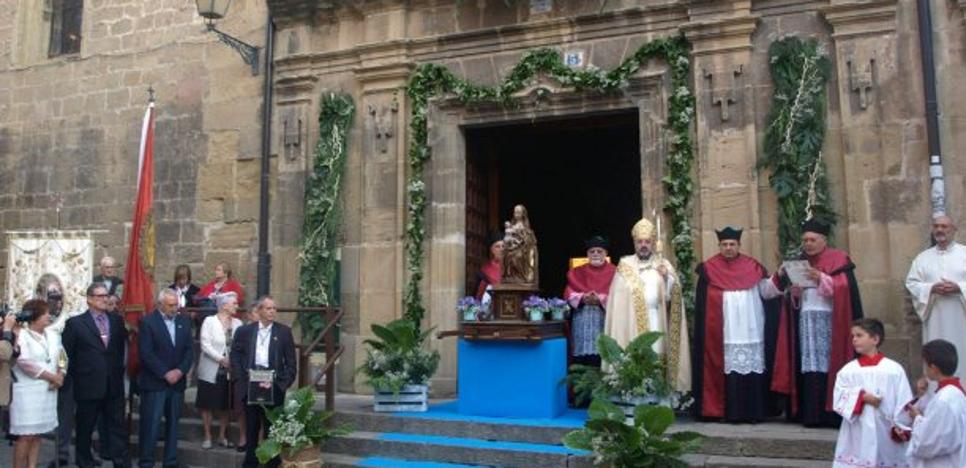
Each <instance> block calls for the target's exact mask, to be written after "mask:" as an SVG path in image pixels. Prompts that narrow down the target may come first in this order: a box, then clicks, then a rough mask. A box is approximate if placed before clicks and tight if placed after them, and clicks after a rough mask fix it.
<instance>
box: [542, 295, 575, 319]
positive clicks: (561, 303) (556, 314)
mask: <svg viewBox="0 0 966 468" xmlns="http://www.w3.org/2000/svg"><path fill="white" fill-rule="evenodd" d="M547 305H548V306H549V307H550V314H551V316H552V317H553V319H554V320H563V319H565V318H567V312H568V311H569V310H570V304H567V301H565V300H563V299H561V298H559V297H555V298H553V299H550V300H548V301H547Z"/></svg>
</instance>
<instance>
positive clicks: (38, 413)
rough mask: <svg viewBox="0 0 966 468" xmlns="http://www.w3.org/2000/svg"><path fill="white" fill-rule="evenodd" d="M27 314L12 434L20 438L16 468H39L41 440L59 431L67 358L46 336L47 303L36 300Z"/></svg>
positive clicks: (15, 387)
mask: <svg viewBox="0 0 966 468" xmlns="http://www.w3.org/2000/svg"><path fill="white" fill-rule="evenodd" d="M23 311H24V313H25V315H27V317H28V320H27V322H26V324H25V327H24V328H22V329H21V330H20V333H19V334H18V335H17V345H18V346H19V347H20V357H18V358H17V365H16V366H14V368H13V374H14V377H16V381H15V382H14V384H13V398H12V400H11V402H10V433H11V434H15V435H17V436H19V438H18V439H17V444H16V446H15V447H14V454H13V468H28V467H29V468H36V466H37V457H38V453H39V451H40V436H41V435H42V434H46V433H48V432H50V431H52V430H54V429H55V428H57V389H58V388H60V387H61V386H62V385H63V384H64V372H65V370H66V367H67V358H66V355H65V354H64V353H63V352H62V348H61V347H60V341H59V340H57V339H55V337H49V336H48V334H47V333H45V329H46V328H47V326H48V325H50V322H51V319H50V310H49V309H48V307H47V303H46V302H45V301H43V300H41V299H32V300H29V301H27V302H26V303H25V304H24V305H23Z"/></svg>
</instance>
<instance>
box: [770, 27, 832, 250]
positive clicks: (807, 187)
mask: <svg viewBox="0 0 966 468" xmlns="http://www.w3.org/2000/svg"><path fill="white" fill-rule="evenodd" d="M768 56H769V60H770V68H771V77H772V81H773V84H774V94H773V96H772V109H771V113H770V115H769V117H768V121H769V122H771V124H770V125H769V127H768V129H767V131H766V133H765V151H764V158H763V159H762V161H761V162H760V163H759V166H761V167H766V168H768V169H770V170H771V177H770V178H769V182H770V184H771V187H772V189H773V190H774V191H775V194H776V195H777V196H778V240H779V246H780V248H781V252H782V253H783V254H784V256H786V257H793V256H797V252H798V245H799V233H800V230H801V224H802V222H803V221H805V220H806V219H808V218H809V217H810V216H811V217H814V218H815V219H817V220H819V221H821V222H824V223H827V224H829V225H830V226H831V225H834V223H835V213H834V211H833V210H832V207H831V206H830V202H829V190H828V179H827V178H826V176H825V163H824V162H823V161H822V144H823V142H824V140H825V114H826V112H825V106H826V84H827V83H828V80H829V74H830V73H831V67H832V65H831V62H830V61H829V58H828V56H827V55H826V54H825V52H824V50H823V49H822V47H821V46H820V45H819V44H818V41H816V40H815V39H809V40H804V41H803V40H801V39H799V38H797V37H786V38H783V39H781V40H778V41H776V42H774V43H772V45H771V47H769V49H768Z"/></svg>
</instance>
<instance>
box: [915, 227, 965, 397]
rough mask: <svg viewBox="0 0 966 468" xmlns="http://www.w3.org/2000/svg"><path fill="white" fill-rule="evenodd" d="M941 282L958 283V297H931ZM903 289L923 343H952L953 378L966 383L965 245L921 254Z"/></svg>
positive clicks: (950, 295) (930, 249)
mask: <svg viewBox="0 0 966 468" xmlns="http://www.w3.org/2000/svg"><path fill="white" fill-rule="evenodd" d="M944 279H945V280H949V281H952V282H954V283H956V284H958V285H959V294H933V293H932V287H933V285H935V284H936V283H937V282H939V281H942V280H944ZM906 288H907V289H908V290H909V293H910V294H912V303H913V305H914V306H915V307H916V313H917V314H919V318H920V319H922V321H923V324H922V338H923V339H922V341H923V342H927V341H931V340H935V339H938V338H942V339H944V340H947V341H950V342H952V344H953V345H954V346H956V349H957V350H959V362H960V364H959V367H958V368H957V369H956V376H957V377H959V378H960V380H966V364H964V361H966V332H964V330H966V245H963V244H960V243H958V242H950V244H949V246H948V247H947V248H946V250H940V249H939V247H938V246H936V247H932V248H929V249H926V250H925V251H923V252H922V253H920V254H919V255H918V256H917V257H916V259H915V260H914V261H913V262H912V266H910V267H909V274H908V275H907V276H906Z"/></svg>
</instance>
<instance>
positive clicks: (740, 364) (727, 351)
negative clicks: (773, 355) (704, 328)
mask: <svg viewBox="0 0 966 468" xmlns="http://www.w3.org/2000/svg"><path fill="white" fill-rule="evenodd" d="M724 371H725V373H726V374H731V373H737V374H741V375H747V374H763V373H764V372H765V343H764V342H762V341H759V342H754V343H725V344H724Z"/></svg>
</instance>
